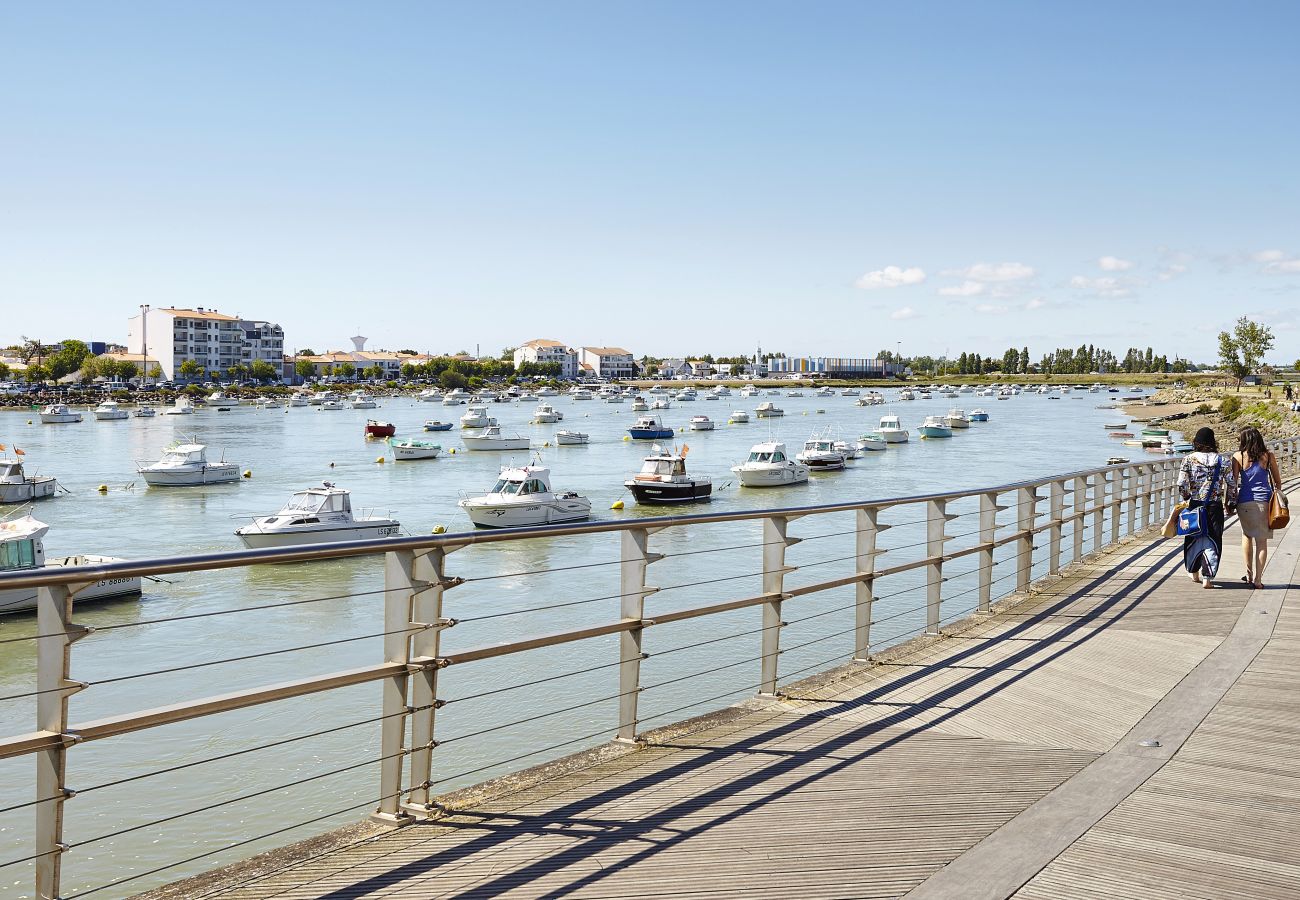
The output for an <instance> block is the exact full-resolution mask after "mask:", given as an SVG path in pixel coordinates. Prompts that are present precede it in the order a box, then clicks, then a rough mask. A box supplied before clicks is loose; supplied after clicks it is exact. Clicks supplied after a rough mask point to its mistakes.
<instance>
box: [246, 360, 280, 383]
mask: <svg viewBox="0 0 1300 900" xmlns="http://www.w3.org/2000/svg"><path fill="white" fill-rule="evenodd" d="M249 373H250V374H251V375H252V376H253V378H254V379H256V380H257V381H270V380H272V379H274V378H278V377H279V375H280V373H279V371H277V370H276V368H275V366H273V365H271V364H270V363H269V362H267V361H266V360H264V359H255V360H253V365H252V366H251V367H250V368H249Z"/></svg>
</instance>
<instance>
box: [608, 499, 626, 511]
mask: <svg viewBox="0 0 1300 900" xmlns="http://www.w3.org/2000/svg"><path fill="white" fill-rule="evenodd" d="M609 508H610V509H622V508H623V501H622V500H615V501H614V502H613V503H611V504H610V505H609Z"/></svg>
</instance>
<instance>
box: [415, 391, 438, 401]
mask: <svg viewBox="0 0 1300 900" xmlns="http://www.w3.org/2000/svg"><path fill="white" fill-rule="evenodd" d="M415 399H416V400H419V401H420V402H421V403H437V402H438V401H440V400H442V391H440V390H438V389H437V388H425V389H424V390H422V391H420V393H418V394H416V395H415Z"/></svg>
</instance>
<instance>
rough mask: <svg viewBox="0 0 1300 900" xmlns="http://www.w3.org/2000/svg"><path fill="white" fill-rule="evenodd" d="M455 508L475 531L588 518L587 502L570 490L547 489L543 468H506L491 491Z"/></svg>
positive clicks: (546, 472) (548, 481)
mask: <svg viewBox="0 0 1300 900" xmlns="http://www.w3.org/2000/svg"><path fill="white" fill-rule="evenodd" d="M457 505H459V506H460V508H461V509H463V510H465V514H466V515H468V516H469V518H470V521H471V522H473V523H474V524H475V525H476V526H478V527H479V528H524V527H528V526H531V525H555V524H558V523H561V522H579V521H582V520H583V519H588V518H591V501H590V500H588V499H587V498H586V497H582V496H579V495H578V494H576V493H574V492H572V491H563V492H559V493H557V492H555V491H552V490H551V471H550V469H547V468H546V467H545V466H506V467H505V468H503V469H502V470H501V477H500V478H498V479H497V483H496V484H495V485H494V486H493V488H492V490H491V491H489V492H488V493H486V494H483V495H482V496H478V497H466V498H465V499H463V500H461V501H460V502H459V503H458V504H457Z"/></svg>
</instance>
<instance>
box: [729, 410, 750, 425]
mask: <svg viewBox="0 0 1300 900" xmlns="http://www.w3.org/2000/svg"><path fill="white" fill-rule="evenodd" d="M748 423H749V413H747V412H745V411H744V410H743V409H737V410H733V411H732V413H731V415H730V416H728V417H727V424H728V425H747V424H748Z"/></svg>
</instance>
